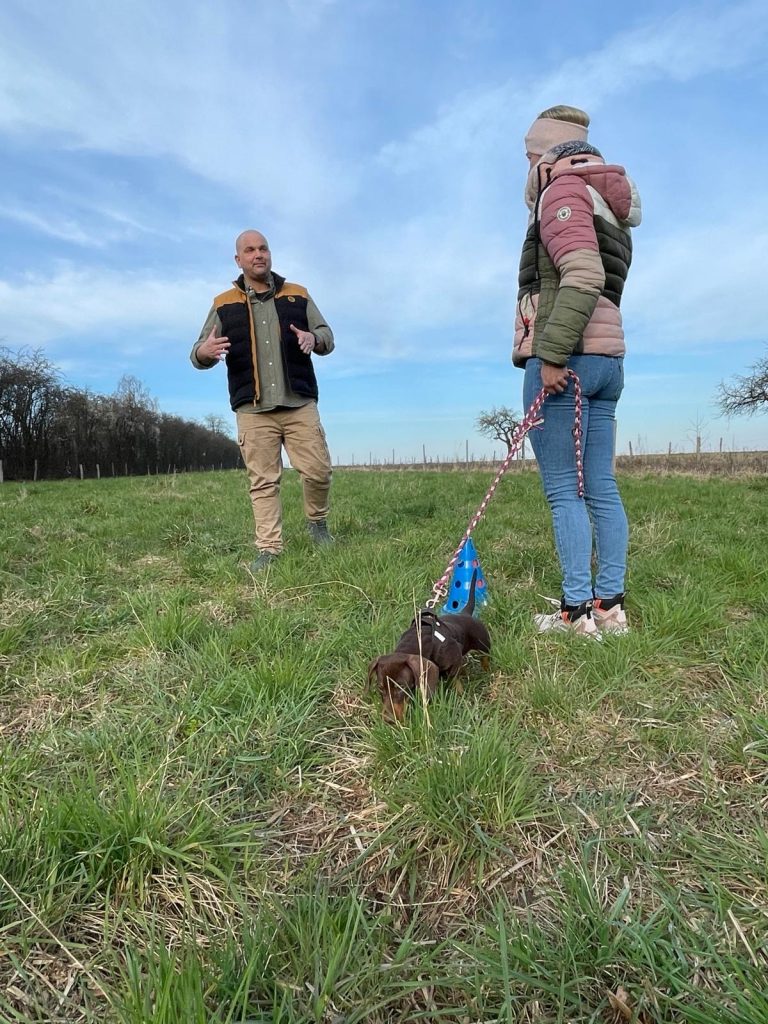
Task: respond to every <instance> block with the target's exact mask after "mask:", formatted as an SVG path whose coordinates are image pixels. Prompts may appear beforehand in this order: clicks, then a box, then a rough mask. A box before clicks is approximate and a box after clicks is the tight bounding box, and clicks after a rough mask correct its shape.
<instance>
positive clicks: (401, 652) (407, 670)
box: [368, 580, 491, 724]
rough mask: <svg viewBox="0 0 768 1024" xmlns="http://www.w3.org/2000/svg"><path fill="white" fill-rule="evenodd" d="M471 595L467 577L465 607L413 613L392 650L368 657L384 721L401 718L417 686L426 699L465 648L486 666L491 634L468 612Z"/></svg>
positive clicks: (451, 674)
mask: <svg viewBox="0 0 768 1024" xmlns="http://www.w3.org/2000/svg"><path fill="white" fill-rule="evenodd" d="M474 597H475V595H474V580H473V586H472V590H471V594H470V601H469V602H468V604H467V608H468V609H469V611H468V612H462V613H461V614H459V615H441V616H439V617H438V616H437V615H435V613H434V612H432V611H429V610H425V611H421V612H419V613H418V615H417V616H416V618H415V619H414V621H413V622H412V623H411V625H410V626H409V627H408V629H407V630H406V631H405V633H403V635H402V636H401V637H400V639H399V640H398V642H397V647H396V648H395V649H394V651H393V652H392V654H382V655H380V657H378V658H375V659H374V660H373V661H372V662H371V664H370V665H369V667H368V685H369V686H371V685H372V684H373V680H374V677H375V678H376V680H377V681H378V686H379V693H380V694H381V699H382V702H383V705H384V721H385V722H388V723H390V724H391V723H392V722H394V721H398V722H402V720H403V716H404V714H405V702H406V700H407V699H409V698H413V697H414V696H415V694H416V691H417V690H419V689H421V691H422V693H423V695H424V698H425V699H426V700H429V698H430V697H431V696H432V694H433V693H434V692H435V690H436V689H437V686H438V682H439V680H440V679H444V680H446V681H449V680H453V679H455V678H456V676H457V675H458V673H459V670H460V669H461V666H462V665H463V663H464V657H465V655H467V654H468V653H469V652H470V651H480V653H481V654H482V656H483V657H482V658H481V664H482V666H483V668H484V669H485V670H487V669H488V666H489V661H488V655H489V654H490V651H491V638H490V636H489V634H488V630H487V628H486V627H485V625H484V624H483V623H482V622H480V620H479V619H475V618H473V617H472V614H471V613H472V610H473V609H474V603H475V601H474ZM457 685H458V686H459V692H461V690H460V684H457Z"/></svg>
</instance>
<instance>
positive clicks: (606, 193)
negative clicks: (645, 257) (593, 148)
mask: <svg viewBox="0 0 768 1024" xmlns="http://www.w3.org/2000/svg"><path fill="white" fill-rule="evenodd" d="M547 157H548V154H547V153H545V154H544V156H543V157H542V158H541V160H539V162H538V163H537V164H536V166H535V167H534V168H533V170H532V171H531V174H530V175H529V179H528V186H527V188H526V202H527V203H528V205H529V207H530V208H533V206H534V205H535V196H536V192H534V190H538V183H539V181H540V180H543V179H545V178H546V185H545V186H544V189H543V190H542V191H544V190H545V189H546V187H547V186H548V185H551V184H552V182H553V181H554V180H555V179H556V178H561V177H564V176H565V175H567V174H570V175H576V176H577V177H579V178H583V179H584V182H585V184H586V185H588V186H589V187H590V188H593V189H594V190H595V192H597V193H598V194H599V195H600V197H601V198H602V200H603V202H604V203H605V205H606V206H607V207H608V209H609V210H610V211H611V213H612V214H613V216H614V217H615V218H616V220H617V221H618V222H619V224H620V225H621V226H622V227H627V228H634V227H637V225H638V224H639V223H640V221H641V219H642V211H641V205H640V195H639V193H638V191H637V188H636V186H635V183H634V182H633V181H632V179H631V178H630V177H629V175H628V174H627V172H626V171H625V170H624V168H623V167H621V166H620V165H619V164H606V163H605V161H604V160H602V159H600V158H599V157H595V156H588V157H587V158H586V160H584V158H582V160H581V161H580V162H578V163H575V162H574V157H572V156H568V157H563V158H561V159H555V160H554V162H552V160H551V156H550V159H549V160H548V159H547ZM532 197H533V203H531V202H530V199H531V198H532Z"/></svg>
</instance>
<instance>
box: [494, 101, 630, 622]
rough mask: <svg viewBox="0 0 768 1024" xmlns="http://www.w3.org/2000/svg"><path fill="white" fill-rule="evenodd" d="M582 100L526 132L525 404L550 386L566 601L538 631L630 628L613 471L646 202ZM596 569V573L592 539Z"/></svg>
mask: <svg viewBox="0 0 768 1024" xmlns="http://www.w3.org/2000/svg"><path fill="white" fill-rule="evenodd" d="M588 127H589V117H588V116H587V114H585V113H584V111H583V110H578V109H577V108H576V107H568V106H557V107H550V108H549V109H548V110H545V111H543V112H542V113H541V114H540V115H539V116H538V117H537V118H536V120H535V121H534V122H533V124H532V125H531V128H530V130H529V132H528V134H527V135H526V137H525V143H526V155H527V157H528V160H529V163H530V173H529V175H528V181H527V185H526V190H525V199H526V203H527V205H528V208H529V209H530V211H531V216H530V221H529V227H528V232H527V234H526V238H525V242H524V245H523V253H522V258H521V261H520V277H519V291H518V298H517V315H516V318H515V342H514V349H513V354H512V359H513V362H514V363H515V365H516V366H521V367H522V366H524V367H525V383H524V390H523V394H524V402H525V407H526V408H528V407H529V406H530V404H531V402H532V401H533V400H534V398H535V397H536V395H537V394H538V392H539V391H540V390H541V388H542V387H543V388H544V390H545V391H546V392H547V395H548V396H550V397H548V398H547V400H546V401H545V402H544V405H543V407H542V417H543V421H544V422H543V425H542V426H541V428H539V429H535V430H533V431H532V432H531V435H530V437H531V443H532V446H533V450H534V452H535V454H536V460H537V462H538V464H539V470H540V473H541V478H542V483H543V485H544V490H545V493H546V496H547V501H548V502H549V505H550V508H551V510H552V520H553V526H554V534H555V543H556V545H557V552H558V555H559V558H560V565H561V568H562V573H563V595H562V598H561V601H560V610H559V611H558V612H555V613H553V614H542V615H537V616H535V622H536V626H537V629H538V630H539V631H540V632H549V631H550V630H571V631H573V632H576V633H580V634H583V635H586V636H592V637H594V638H599V635H600V630H603V631H608V632H618V633H624V632H626V631H627V618H626V614H625V612H624V577H625V573H626V563H627V543H628V530H627V517H626V514H625V512H624V507H623V505H622V502H621V497H620V496H619V491H618V488H617V486H616V478H615V476H614V472H613V456H614V439H615V424H616V403H617V402H618V399H619V396H620V395H621V391H622V388H623V386H624V366H623V357H624V332H623V329H622V323H621V313H620V312H619V304H620V301H621V293H622V291H623V288H624V282H625V280H626V277H627V272H628V270H629V265H630V262H631V259H632V240H631V236H630V227H634V226H635V225H637V224H639V223H640V200H639V197H638V195H637V192H636V190H635V188H634V185H633V184H632V182H631V181H630V180H629V178H628V177H627V175H626V173H625V171H624V168H623V167H619V166H616V165H613V164H606V162H605V160H604V159H603V157H602V155H601V153H600V151H599V150H598V149H596V148H595V147H594V146H592V145H590V144H589V142H587V129H588ZM569 370H573V371H574V373H576V374H577V375H578V377H579V380H580V381H581V389H582V398H583V413H582V431H583V433H582V451H583V461H584V499H583V500H582V499H580V498H579V497H578V491H577V486H578V482H577V476H576V459H575V451H574V439H573V426H574V404H575V398H574V386H573V381H572V380H571V378H570V377H569V375H568V371H569ZM593 539H594V547H595V553H596V560H597V570H596V574H595V579H594V586H593V580H592V548H593Z"/></svg>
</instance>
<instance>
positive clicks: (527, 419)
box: [426, 370, 584, 608]
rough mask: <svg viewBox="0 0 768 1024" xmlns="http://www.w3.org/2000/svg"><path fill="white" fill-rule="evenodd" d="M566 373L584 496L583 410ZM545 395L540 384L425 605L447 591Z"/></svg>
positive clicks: (580, 490) (577, 386) (575, 380)
mask: <svg viewBox="0 0 768 1024" xmlns="http://www.w3.org/2000/svg"><path fill="white" fill-rule="evenodd" d="M568 376H569V377H570V378H571V379H572V380H573V393H574V417H573V442H574V448H575V450H576V479H577V488H578V494H579V497H580V498H583V497H584V465H583V462H582V457H581V412H582V405H581V381H580V380H579V378H578V376H577V374H575V373H574V372H573V370H569V371H568ZM546 398H547V393H546V391H545V390H544V388H542V389H541V391H540V392H539V393H538V395H536V397H535V398H534V400H533V402H532V403H531V407H530V409H529V410H528V412H527V413H526V414H525V416H524V417H523V418H522V420H521V421H520V424H519V425H518V428H517V430H516V431H515V432H514V434H513V435H512V442H511V445H510V449H509V452H508V453H507V457H506V459H504V461H503V462H502V464H501V466H499V470H498V472H497V473H496V476H495V477H494V478H493V483H492V484H491V486H490V487H489V488H488V491H487V493H486V495H485V497H484V498H483V500H482V501H481V502H480V507H479V508H478V510H477V512H475V514H474V515H473V516H472V519H471V520H470V522H469V526H468V527H467V530H466V533H465V534H464V536H463V537H462V538H461V541H460V542H459V546H458V547H457V548H456V550H455V551H454V553H453V557H452V558H451V560H450V562H449V563H448V565H447V567H446V570H445V572H444V573H443V575H442V576H441V577H440V579H439V580H438V581H437V582H436V583H435V585H434V586H433V587H432V597H430V598H429V600H428V601H427V603H426V607H427V608H434V607H435V605H436V604H437V603H438V601H440V600H442V599H443V598H444V597H445V595H446V594H447V593H448V587H447V584H448V580H449V579H450V578H451V572H452V571H453V567H454V566H455V565H456V562H457V561H458V558H459V555H460V554H461V549H462V548H463V547H464V544H465V542H466V541H467V540H469V538H470V537H471V536H472V533H473V531H474V529H475V527H476V526H477V524H478V523H479V522H480V520H481V519H482V518H483V516H484V515H485V510H486V508H487V507H488V503H489V501H490V500H491V498H492V497H493V495H494V493H495V491H496V488H497V487H498V486H499V481H500V480H501V478H502V477H503V476H504V474H505V473H506V472H507V470H508V469H509V467H510V464H511V463H512V460H513V459H514V457H515V455H517V452H518V449H519V448H520V445H521V444H522V442H523V438H524V437H525V435H526V434H527V433H528V431H529V430H531V429H532V428H533V427H537V426H539V425H540V424H541V422H542V420H541V419H540V417H539V412H540V410H541V407H542V405H543V404H544V401H545V399H546Z"/></svg>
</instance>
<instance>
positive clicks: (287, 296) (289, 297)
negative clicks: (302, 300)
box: [285, 295, 296, 302]
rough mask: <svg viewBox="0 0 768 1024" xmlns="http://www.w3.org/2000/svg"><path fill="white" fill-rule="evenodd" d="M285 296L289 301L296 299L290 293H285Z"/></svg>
mask: <svg viewBox="0 0 768 1024" xmlns="http://www.w3.org/2000/svg"><path fill="white" fill-rule="evenodd" d="M285 297H286V299H288V301H289V302H295V301H296V299H294V297H293V296H292V295H286V296H285Z"/></svg>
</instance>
